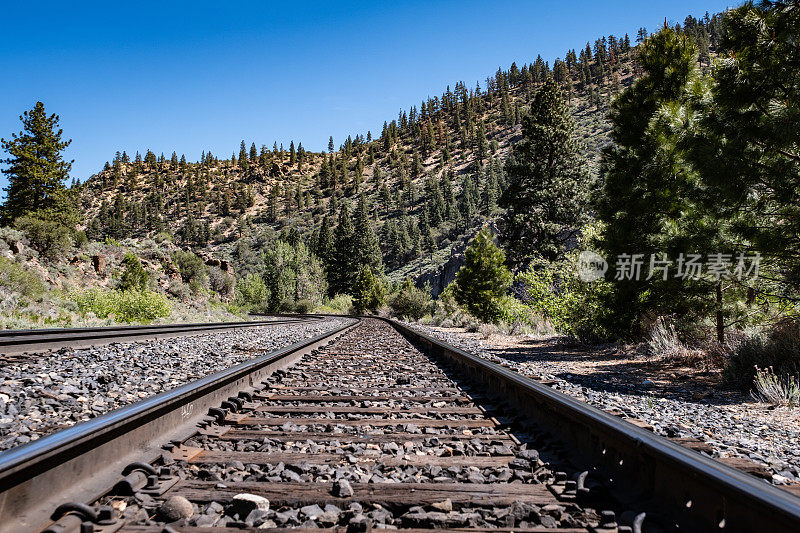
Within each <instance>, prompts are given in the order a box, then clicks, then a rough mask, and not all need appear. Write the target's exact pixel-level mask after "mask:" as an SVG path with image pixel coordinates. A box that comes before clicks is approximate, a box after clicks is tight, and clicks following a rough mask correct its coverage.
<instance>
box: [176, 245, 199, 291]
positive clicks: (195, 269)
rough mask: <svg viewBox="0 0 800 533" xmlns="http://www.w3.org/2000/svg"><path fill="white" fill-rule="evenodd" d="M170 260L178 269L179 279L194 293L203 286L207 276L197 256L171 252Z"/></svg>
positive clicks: (188, 253)
mask: <svg viewBox="0 0 800 533" xmlns="http://www.w3.org/2000/svg"><path fill="white" fill-rule="evenodd" d="M172 260H173V261H174V262H175V265H176V266H177V267H178V272H180V275H181V279H182V280H183V281H184V282H185V283H188V284H189V286H190V287H191V288H192V290H193V291H195V292H196V291H197V290H199V289H201V288H202V287H204V286H205V283H206V279H207V276H208V274H207V272H206V265H205V263H203V260H202V259H201V258H200V257H199V256H198V255H197V254H194V253H192V252H183V251H180V250H178V251H176V252H173V254H172Z"/></svg>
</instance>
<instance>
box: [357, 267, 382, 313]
mask: <svg viewBox="0 0 800 533" xmlns="http://www.w3.org/2000/svg"><path fill="white" fill-rule="evenodd" d="M385 303H386V286H385V285H384V284H383V283H382V282H381V280H380V279H379V278H376V277H375V276H374V275H373V273H372V270H371V269H370V268H369V266H367V265H364V266H362V267H361V270H360V271H359V273H358V277H357V278H356V280H355V283H354V285H353V307H354V308H355V311H356V313H359V314H361V313H364V312H365V311H375V310H376V309H377V308H378V307H381V306H382V305H384V304H385Z"/></svg>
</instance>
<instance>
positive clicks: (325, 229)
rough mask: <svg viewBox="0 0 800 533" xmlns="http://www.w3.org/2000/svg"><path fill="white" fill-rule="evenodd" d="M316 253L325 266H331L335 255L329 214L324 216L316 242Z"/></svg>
mask: <svg viewBox="0 0 800 533" xmlns="http://www.w3.org/2000/svg"><path fill="white" fill-rule="evenodd" d="M314 253H315V254H317V257H319V258H320V260H321V261H322V264H323V265H325V268H326V269H327V268H329V265H330V263H331V259H332V257H333V230H332V229H331V224H330V219H329V217H328V215H325V216H324V217H322V224H321V225H320V228H319V233H318V235H317V239H316V242H315V249H314Z"/></svg>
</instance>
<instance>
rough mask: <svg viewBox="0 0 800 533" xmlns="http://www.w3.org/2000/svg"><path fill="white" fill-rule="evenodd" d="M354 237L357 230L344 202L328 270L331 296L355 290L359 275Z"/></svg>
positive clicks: (334, 234) (334, 236)
mask: <svg viewBox="0 0 800 533" xmlns="http://www.w3.org/2000/svg"><path fill="white" fill-rule="evenodd" d="M354 236H355V228H354V226H353V221H352V220H351V219H350V211H349V210H348V208H347V203H346V202H343V203H342V208H341V209H340V210H339V220H338V223H337V225H336V230H335V231H334V233H333V242H334V246H333V253H332V254H331V255H332V257H331V262H330V268H329V270H328V280H329V282H330V288H329V293H330V295H331V296H334V295H336V294H350V292H351V291H352V289H353V282H354V281H355V278H356V276H357V275H358V267H357V266H356V265H355V263H354V259H355V257H356V255H357V250H356V247H355V239H354Z"/></svg>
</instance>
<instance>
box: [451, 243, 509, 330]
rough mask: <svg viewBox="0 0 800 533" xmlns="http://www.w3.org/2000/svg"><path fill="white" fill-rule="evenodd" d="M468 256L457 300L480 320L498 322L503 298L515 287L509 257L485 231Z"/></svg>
mask: <svg viewBox="0 0 800 533" xmlns="http://www.w3.org/2000/svg"><path fill="white" fill-rule="evenodd" d="M464 255H465V262H464V266H462V267H461V269H460V270H459V271H458V273H457V274H456V287H455V294H454V296H455V298H456V301H457V302H458V303H459V304H461V305H463V306H464V307H465V308H466V309H467V311H469V312H470V313H471V314H473V315H474V316H475V317H476V318H479V319H480V320H482V321H484V322H492V321H495V320H497V319H498V318H499V315H500V302H501V298H502V297H503V296H504V295H505V294H506V292H507V291H508V288H509V287H510V286H511V279H512V277H511V272H509V271H508V268H506V266H505V260H506V258H505V254H504V253H503V251H502V250H500V249H499V248H498V247H497V246H495V244H494V243H493V242H492V238H491V236H490V235H489V232H488V231H487V230H485V229H484V230H481V231H479V232H478V234H477V235H476V236H475V238H474V239H473V240H472V242H471V243H470V245H469V247H467V249H466V251H465V252H464Z"/></svg>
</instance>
